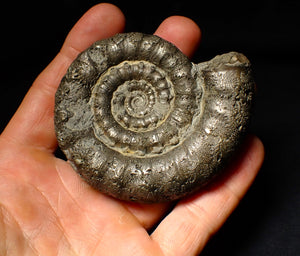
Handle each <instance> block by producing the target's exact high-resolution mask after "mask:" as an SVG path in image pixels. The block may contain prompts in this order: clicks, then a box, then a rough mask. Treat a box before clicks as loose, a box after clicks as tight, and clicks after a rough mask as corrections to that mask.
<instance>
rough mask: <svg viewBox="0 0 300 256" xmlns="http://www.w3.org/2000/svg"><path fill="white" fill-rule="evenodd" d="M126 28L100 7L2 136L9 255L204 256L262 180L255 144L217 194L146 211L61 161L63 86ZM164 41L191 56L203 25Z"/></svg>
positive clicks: (0, 223)
mask: <svg viewBox="0 0 300 256" xmlns="http://www.w3.org/2000/svg"><path fill="white" fill-rule="evenodd" d="M124 24H125V18H124V16H123V14H122V12H121V11H120V10H119V9H118V8H117V7H116V6H113V5H111V4H99V5H96V6H94V7H93V8H91V9H90V10H89V11H88V12H87V13H86V14H85V15H84V16H83V17H82V18H81V19H80V20H79V21H78V22H77V24H76V25H75V26H74V27H73V29H72V30H71V31H70V33H69V35H68V36H67V38H66V40H65V42H64V44H63V46H62V48H61V51H60V52H59V53H58V54H57V56H56V57H55V58H54V60H53V61H52V62H51V63H50V64H49V65H48V66H47V67H46V69H45V70H44V71H43V72H42V73H41V74H40V75H39V76H38V77H37V79H36V80H35V82H34V83H33V85H32V87H31V88H30V90H29V91H28V93H27V95H26V96H25V98H24V100H23V102H22V104H21V106H20V107H19V109H18V110H17V112H16V114H15V115H14V116H13V118H12V119H11V121H10V122H9V124H8V125H7V127H6V129H5V130H4V131H3V133H2V134H1V136H0V255H10V256H11V255H43V256H45V255H156V256H157V255H198V254H199V253H200V252H201V250H202V249H203V248H204V246H205V244H206V243H207V241H208V240H209V238H210V237H211V236H212V235H213V234H214V233H215V232H216V231H217V230H218V229H219V228H220V227H221V226H222V224H223V223H224V222H225V220H226V219H227V218H228V216H229V215H230V214H231V213H232V211H233V210H234V209H235V207H236V206H237V205H238V203H239V201H240V200H241V198H242V197H243V196H244V194H245V193H246V191H247V189H248V188H249V186H250V185H251V183H252V181H253V180H254V178H255V176H256V174H257V173H258V170H259V169H260V166H261V164H262V162H263V157H264V149H263V145H262V143H261V142H260V140H259V139H258V138H257V137H255V136H254V135H249V136H248V137H247V139H246V141H245V143H244V146H243V148H242V149H241V150H240V151H241V152H240V153H239V155H238V156H237V157H236V159H235V161H234V163H233V164H232V165H230V166H229V167H228V169H229V170H227V171H226V173H225V174H224V175H223V176H222V177H220V178H218V179H217V180H215V182H213V183H212V184H211V185H209V186H208V187H206V188H204V189H203V190H201V191H200V192H198V193H197V194H195V195H193V196H192V197H189V198H186V199H183V200H181V201H179V202H177V203H176V205H174V204H153V205H142V204H137V203H129V202H122V201H119V200H117V199H113V198H111V197H108V196H106V195H103V194H101V193H100V192H98V191H95V190H93V189H92V188H91V187H89V186H88V185H87V184H86V183H84V182H83V181H82V180H81V179H80V177H79V176H78V175H77V174H76V173H75V172H74V171H73V170H72V168H71V167H70V165H69V164H68V162H66V161H63V160H61V159H58V158H56V157H55V156H54V154H53V152H54V151H55V149H56V147H57V142H56V138H55V133H54V124H53V110H54V94H55V91H56V89H57V87H58V85H59V83H60V80H61V78H62V77H63V75H64V74H65V72H66V70H67V68H68V66H69V65H70V64H71V62H72V61H73V60H74V59H75V58H76V56H77V55H78V53H79V52H81V51H83V50H84V49H86V48H87V47H89V46H90V45H91V44H92V43H93V42H95V41H97V40H100V39H102V38H106V37H110V36H112V35H114V34H115V33H118V32H122V30H123V29H124ZM155 34H156V35H158V36H160V37H162V38H164V39H166V40H168V41H170V42H172V43H173V44H175V45H176V46H177V47H178V48H179V49H180V50H181V51H182V52H183V53H184V54H186V55H187V56H189V57H191V56H192V54H193V52H194V51H195V50H196V48H197V46H198V44H199V41H200V38H201V31H200V29H199V28H198V26H197V25H196V24H195V23H194V22H193V21H192V20H190V19H188V18H185V17H181V16H172V17H169V18H167V19H166V20H164V21H163V22H162V23H161V25H160V26H159V27H158V29H157V30H156V32H155ZM171 209H172V210H171ZM154 226H156V228H154ZM149 230H152V233H150V232H149Z"/></svg>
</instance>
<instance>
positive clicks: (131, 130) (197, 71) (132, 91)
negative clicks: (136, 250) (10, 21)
mask: <svg viewBox="0 0 300 256" xmlns="http://www.w3.org/2000/svg"><path fill="white" fill-rule="evenodd" d="M253 96H254V82H253V79H252V76H251V69H250V63H249V61H248V60H247V58H246V57H245V56H244V55H242V54H239V53H235V52H231V53H228V54H224V55H221V56H217V57H215V58H214V59H212V60H211V61H208V62H204V63H200V64H194V63H192V62H190V61H189V59H188V58H187V57H186V56H185V55H184V54H183V53H181V52H180V51H179V50H178V49H177V48H176V47H175V46H174V45H172V44H171V43H169V42H167V41H165V40H163V39H161V38H159V37H157V36H153V35H146V34H141V33H127V34H117V35H115V36H113V37H111V38H108V39H104V40H101V41H98V42H96V43H94V44H93V45H92V46H91V47H90V48H88V49H87V50H85V51H84V52H82V53H81V54H79V56H78V57H77V59H76V60H75V61H74V62H73V63H72V64H71V66H70V67H69V69H68V71H67V73H66V75H65V76H64V78H63V79H62V81H61V84H60V86H59V88H58V90H57V92H56V97H55V116H54V120H55V130H56V136H57V139H58V143H59V146H60V148H61V149H62V151H63V152H64V153H65V155H66V157H67V158H68V159H69V161H70V163H71V164H72V166H73V168H74V169H75V170H76V171H77V172H78V173H79V174H80V175H81V176H82V178H83V179H84V180H86V181H87V182H88V183H89V184H90V185H91V186H93V187H94V188H96V189H98V190H100V191H102V192H104V193H107V194H109V195H112V196H114V197H116V198H119V199H123V200H133V201H138V202H163V201H171V200H176V199H178V198H181V197H183V196H186V195H188V194H190V193H193V192H194V191H196V190H197V189H199V188H200V187H201V186H203V185H204V184H206V183H207V182H208V181H209V180H211V179H212V178H213V177H214V176H215V175H216V174H217V173H218V172H219V170H221V169H222V168H223V167H224V166H225V164H226V163H227V162H228V160H229V159H230V157H231V156H232V155H233V153H234V152H235V151H236V150H237V148H238V146H239V145H240V143H241V141H242V139H243V137H244V134H245V132H246V129H247V127H248V123H249V119H250V112H251V106H252V101H253Z"/></svg>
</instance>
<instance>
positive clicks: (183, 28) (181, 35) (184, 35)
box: [154, 16, 201, 57]
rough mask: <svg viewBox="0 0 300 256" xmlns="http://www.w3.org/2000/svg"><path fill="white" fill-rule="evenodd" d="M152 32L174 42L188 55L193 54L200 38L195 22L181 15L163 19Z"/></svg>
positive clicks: (199, 31)
mask: <svg viewBox="0 0 300 256" xmlns="http://www.w3.org/2000/svg"><path fill="white" fill-rule="evenodd" d="M154 34H155V35H158V36H160V37H162V38H164V39H165V40H167V41H169V42H171V43H173V44H175V45H176V46H177V47H178V48H179V49H180V50H181V51H182V52H183V53H184V54H185V55H187V56H188V57H191V56H192V55H193V53H194V52H195V50H196V49H197V47H198V45H199V43H200V40H201V30H200V28H199V27H198V26H197V24H196V23H195V22H194V21H192V20H191V19H189V18H186V17H182V16H171V17H169V18H167V19H165V20H164V21H163V22H162V23H161V25H160V26H159V27H158V29H157V30H156V32H155V33H154Z"/></svg>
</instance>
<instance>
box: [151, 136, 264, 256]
mask: <svg viewBox="0 0 300 256" xmlns="http://www.w3.org/2000/svg"><path fill="white" fill-rule="evenodd" d="M263 157H264V149H263V145H262V143H261V141H260V140H259V139H258V138H256V137H251V138H250V139H249V140H248V142H247V145H246V147H245V148H244V152H243V153H242V155H241V156H240V159H239V161H238V164H236V165H235V166H232V167H231V168H232V169H233V170H232V172H230V173H229V174H228V175H227V176H226V177H224V178H222V180H220V181H219V182H217V183H216V184H214V185H213V186H210V187H209V188H208V189H206V190H205V191H203V192H200V193H198V194H196V195H195V196H193V197H192V198H189V199H186V200H184V201H182V202H180V203H179V204H178V205H177V206H176V207H175V208H174V210H173V211H172V212H171V213H170V214H169V215H168V216H167V217H166V218H165V219H164V220H163V221H162V222H161V224H160V225H159V226H158V227H157V229H156V230H155V231H154V233H153V234H152V238H153V240H154V241H156V243H158V244H159V245H160V247H161V249H162V251H163V252H164V255H175V254H176V255H198V253H199V252H200V251H201V250H202V249H203V247H204V245H205V244H206V243H207V241H208V239H209V238H210V237H211V236H212V235H213V234H214V233H215V232H216V231H217V230H218V229H219V228H220V227H221V226H222V224H223V223H224V222H225V220H226V219H227V218H228V216H229V215H230V214H231V212H232V211H233V210H234V208H235V207H236V206H237V205H238V203H239V201H240V200H241V198H242V197H243V196H244V194H245V193H246V191H247V189H248V188H249V186H250V185H251V183H252V181H253V180H254V178H255V176H256V174H257V173H258V170H259V168H260V167H261V164H262V162H263Z"/></svg>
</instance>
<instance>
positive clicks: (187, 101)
mask: <svg viewBox="0 0 300 256" xmlns="http://www.w3.org/2000/svg"><path fill="white" fill-rule="evenodd" d="M184 79H185V77H184V76H183V75H182V76H181V77H174V76H173V75H171V72H170V70H169V71H165V70H163V69H162V68H161V67H159V66H157V65H155V64H153V63H150V62H148V61H144V60H134V61H130V60H126V61H123V62H121V63H120V64H117V65H115V66H111V67H110V68H108V69H107V70H106V71H105V72H104V73H102V74H101V76H100V77H99V79H98V81H97V82H96V84H95V85H94V88H93V90H92V93H91V100H90V106H91V110H92V112H93V116H94V120H93V130H94V134H95V136H96V138H97V139H98V140H99V141H101V142H102V143H104V144H105V145H106V146H108V147H110V148H111V149H114V150H116V151H118V152H120V153H122V154H126V155H130V156H135V157H151V156H154V155H156V154H159V153H161V152H167V151H169V150H171V149H172V148H174V147H176V146H177V145H178V144H179V143H180V142H181V141H183V140H184V138H185V136H186V135H185V133H186V131H187V129H188V127H189V125H190V118H191V117H190V114H189V112H188V111H191V110H192V109H193V107H194V103H193V98H192V97H191V96H189V95H188V94H189V93H190V91H189V90H187V89H186V87H185V86H186V84H185V80H184ZM173 80H175V81H176V82H178V87H179V83H180V85H181V83H182V86H184V87H183V88H185V89H184V90H182V91H180V94H178V97H175V90H174V83H173ZM179 90H180V88H179Z"/></svg>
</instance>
